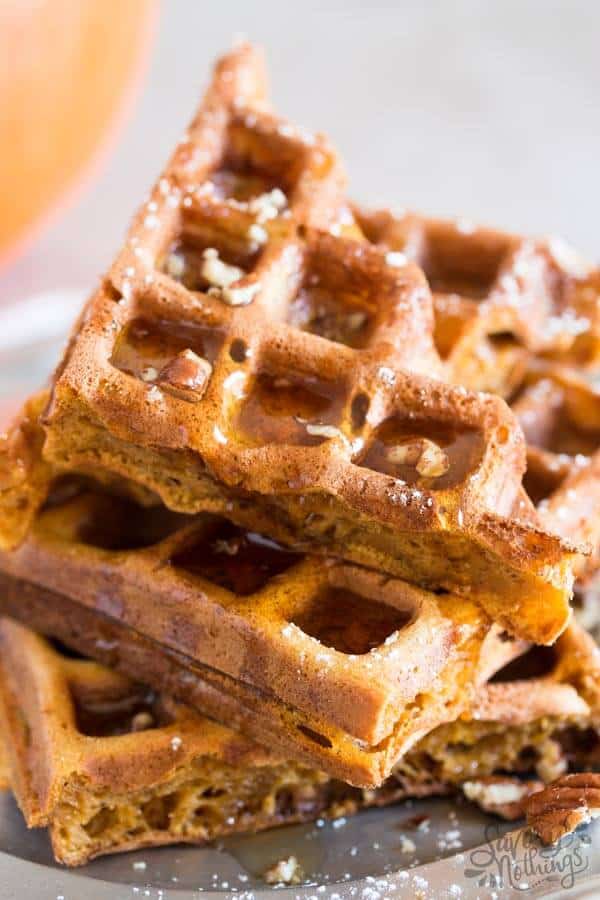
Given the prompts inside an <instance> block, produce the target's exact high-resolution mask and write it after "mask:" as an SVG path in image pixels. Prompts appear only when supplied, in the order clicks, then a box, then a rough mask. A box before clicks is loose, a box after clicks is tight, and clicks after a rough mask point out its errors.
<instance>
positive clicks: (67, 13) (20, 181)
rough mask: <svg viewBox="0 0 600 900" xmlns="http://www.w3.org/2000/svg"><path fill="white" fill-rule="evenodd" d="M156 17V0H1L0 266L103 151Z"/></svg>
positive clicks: (136, 75)
mask: <svg viewBox="0 0 600 900" xmlns="http://www.w3.org/2000/svg"><path fill="white" fill-rule="evenodd" d="M156 17H157V3H156V2H154V0H0V34H1V35H2V52H1V53H0V97H1V98H2V101H1V103H0V263H4V262H6V260H7V258H8V257H9V256H12V255H13V254H14V253H15V252H16V251H17V250H18V249H19V248H21V247H23V245H24V244H25V242H26V241H27V239H28V238H31V237H33V236H34V235H35V233H36V231H37V228H38V227H39V226H40V225H41V224H42V223H43V222H44V221H45V220H46V219H47V218H48V216H49V214H50V212H51V211H53V210H55V209H56V208H57V206H59V205H63V204H64V203H65V202H66V201H67V200H68V199H69V196H70V195H72V194H73V192H74V190H75V188H77V187H78V186H79V185H81V184H82V182H83V181H84V180H85V178H86V177H87V176H88V175H89V174H90V172H91V170H92V169H93V167H94V165H95V164H96V163H97V162H98V161H99V159H100V158H101V157H102V155H103V153H104V152H105V151H106V149H107V146H108V145H109V144H110V139H111V137H113V136H114V135H115V134H116V131H117V128H118V125H119V124H120V121H121V120H122V119H123V118H124V113H125V112H126V110H127V109H128V107H129V106H130V101H131V100H132V99H133V95H134V93H135V88H136V87H137V85H138V83H139V82H140V80H141V79H140V75H141V72H142V70H143V68H144V63H145V60H146V57H147V55H148V49H149V47H150V43H151V38H152V35H153V33H154V26H155V21H156Z"/></svg>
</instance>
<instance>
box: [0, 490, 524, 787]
mask: <svg viewBox="0 0 600 900" xmlns="http://www.w3.org/2000/svg"><path fill="white" fill-rule="evenodd" d="M182 519H184V520H185V519H186V517H182V516H181V515H178V514H176V513H172V512H170V511H168V510H166V509H164V507H157V508H150V509H143V508H141V507H137V506H135V504H133V503H132V502H131V501H125V500H119V499H118V498H116V497H111V496H110V495H108V494H99V493H96V494H91V493H84V494H79V495H76V496H75V497H71V498H68V499H66V500H63V501H62V502H58V499H57V500H56V501H55V504H54V505H50V506H49V507H48V508H47V509H46V510H45V511H43V512H42V513H41V514H40V516H39V517H38V520H37V522H36V525H35V529H34V531H33V533H32V534H31V536H30V537H29V538H28V539H27V540H26V541H25V542H24V543H23V544H22V545H21V547H20V548H19V549H18V550H16V551H13V552H11V553H3V554H2V555H1V558H0V568H2V569H3V570H4V572H5V573H9V574H11V575H12V576H14V577H16V578H18V579H21V580H26V581H29V582H32V583H33V585H34V586H33V591H34V593H35V585H38V586H39V587H42V588H46V589H48V591H50V592H52V594H51V595H50V594H49V595H48V598H47V600H46V601H45V602H46V603H47V604H48V606H52V608H53V609H54V610H55V611H56V614H57V615H58V612H57V611H58V609H59V606H60V603H61V596H62V597H63V598H70V599H71V601H75V603H76V604H81V605H83V606H84V607H86V608H88V609H90V610H95V611H97V612H99V613H102V614H104V615H106V616H109V617H111V618H112V619H114V620H116V621H117V622H119V623H122V624H123V625H124V626H127V627H129V628H133V629H135V630H136V632H137V633H138V634H140V635H143V636H144V637H146V638H148V639H150V640H151V641H155V642H157V644H159V645H162V646H164V647H165V648H166V649H168V650H170V651H173V652H174V653H175V654H181V655H182V658H185V664H186V665H188V666H191V667H195V668H196V669H197V670H198V672H200V674H201V677H202V679H203V680H204V681H206V682H207V683H209V684H211V685H212V686H213V687H214V688H216V689H217V690H218V691H219V693H222V692H226V693H229V694H231V696H232V697H233V698H240V699H242V700H243V702H245V703H251V704H252V708H253V715H252V717H253V718H256V719H260V718H261V717H263V716H269V717H270V718H271V719H273V720H274V721H276V722H277V729H278V732H279V737H278V740H279V745H280V746H281V748H282V751H283V752H285V753H290V754H293V755H295V756H296V757H298V758H306V759H308V760H310V761H312V762H315V763H317V764H318V765H319V766H320V767H321V768H323V769H324V770H326V771H328V772H330V773H331V774H333V775H336V776H337V777H341V778H343V779H344V780H345V781H349V782H352V783H355V784H359V785H366V786H372V785H376V784H380V783H381V782H382V781H383V779H384V778H385V777H386V776H387V775H388V774H389V772H390V770H391V768H392V766H393V765H394V763H395V762H396V760H397V759H398V758H399V756H401V755H402V754H403V753H405V752H406V750H407V749H408V748H409V747H410V746H412V745H413V744H414V743H415V741H416V740H418V739H419V737H420V736H421V735H423V734H425V733H427V732H428V731H430V730H431V729H432V728H434V727H435V726H436V725H438V724H440V723H441V722H444V721H448V720H450V719H452V718H454V717H456V715H458V714H459V713H460V712H461V710H463V709H464V708H465V706H466V705H467V704H468V703H469V701H470V698H471V696H472V693H473V690H474V686H475V683H476V680H477V673H478V669H479V665H480V655H481V653H482V647H483V648H484V650H485V657H484V659H485V665H486V667H489V666H490V665H491V666H493V667H495V668H498V667H499V666H500V665H502V663H503V661H504V660H505V659H506V654H507V653H509V652H510V649H511V647H512V642H504V643H502V642H499V641H497V639H494V635H493V634H492V633H490V626H489V623H488V622H487V620H486V619H485V617H484V616H483V615H482V614H481V612H480V611H479V609H478V607H477V605H476V604H474V603H473V602H472V601H469V600H468V599H466V598H463V597H457V596H456V595H453V594H441V595H436V594H433V593H430V592H427V591H424V590H421V589H418V588H416V587H414V586H412V585H410V584H408V583H406V582H402V581H399V580H398V579H391V578H388V577H384V576H381V575H379V574H377V573H374V572H371V571H368V570H365V569H361V568H359V567H356V566H350V565H347V564H344V563H340V562H335V561H333V560H329V561H326V562H323V561H322V560H319V559H317V558H315V557H306V556H302V555H301V554H298V553H295V552H292V551H289V550H287V549H286V548H284V547H282V546H280V545H277V544H276V543H275V542H273V541H271V540H269V539H266V538H264V537H262V536H261V535H260V534H257V533H255V532H248V531H245V530H243V529H240V528H238V527H237V526H235V525H233V524H232V523H231V522H230V521H229V520H227V519H225V518H223V517H218V516H212V515H199V516H197V517H192V518H191V520H190V521H184V522H182ZM2 583H3V584H4V585H5V591H4V594H5V595H4V597H3V598H2V599H1V600H0V607H1V608H2V609H4V610H5V611H9V612H10V611H11V610H10V609H9V604H12V603H13V602H14V604H15V605H16V606H18V605H19V604H20V603H23V602H24V601H23V599H22V597H21V590H17V591H16V593H15V591H14V588H13V589H12V595H13V601H11V596H10V595H11V585H10V579H8V580H7V579H6V576H4V577H3V578H2ZM27 592H28V589H27V588H26V587H23V588H22V593H23V595H25V594H27ZM64 618H65V620H66V621H69V620H70V618H71V616H70V614H69V613H68V612H65V613H64ZM486 636H487V637H486ZM86 649H87V648H86ZM87 652H88V653H90V654H91V655H93V651H92V650H91V649H88V650H87ZM173 693H176V692H175V691H173ZM213 714H215V715H217V717H219V718H222V716H219V709H218V706H217V708H216V709H215V711H214V712H213ZM246 724H248V723H246ZM250 726H251V727H259V724H258V723H257V724H256V725H252V723H250ZM251 733H253V732H251Z"/></svg>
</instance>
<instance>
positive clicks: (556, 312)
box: [354, 208, 600, 396]
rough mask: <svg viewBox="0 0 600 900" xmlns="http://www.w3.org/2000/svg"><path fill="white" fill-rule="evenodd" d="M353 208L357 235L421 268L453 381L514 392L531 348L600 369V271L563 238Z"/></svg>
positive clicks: (591, 369) (554, 358) (592, 369)
mask: <svg viewBox="0 0 600 900" xmlns="http://www.w3.org/2000/svg"><path fill="white" fill-rule="evenodd" d="M354 212H355V216H356V223H357V225H358V229H359V230H358V231H356V230H355V234H356V236H357V237H359V238H364V237H366V238H367V239H368V240H369V241H370V242H372V243H373V244H375V245H376V246H379V247H382V248H383V249H385V250H388V251H394V252H398V253H401V254H403V256H404V258H406V260H409V261H412V262H415V263H417V264H418V265H420V266H421V267H422V268H423V270H424V272H425V274H426V276H427V279H428V283H429V285H430V287H431V290H432V293H433V298H434V308H435V332H434V335H435V344H436V348H437V350H438V352H439V354H440V357H441V358H442V360H443V361H444V365H445V369H446V377H447V378H448V380H449V381H453V382H455V383H457V384H462V385H465V386H467V387H471V388H473V389H474V390H489V391H492V392H494V393H498V394H501V395H502V396H510V395H511V393H512V391H513V389H514V388H515V386H518V385H519V383H520V382H521V379H522V376H523V372H524V370H525V369H526V368H527V364H528V360H529V359H530V357H531V355H532V354H535V355H536V356H539V357H541V358H545V359H549V360H551V361H553V362H558V363H561V364H563V365H571V366H575V367H577V368H580V369H583V370H586V371H588V372H590V373H594V372H597V371H598V367H599V365H600V305H599V302H598V301H599V298H600V270H599V269H597V268H595V267H593V266H591V265H590V264H588V263H587V262H586V261H585V260H584V259H582V258H581V257H579V256H578V255H577V254H576V253H575V252H574V251H573V250H572V249H571V248H570V247H568V246H567V245H565V244H564V243H563V242H562V241H560V240H558V239H556V238H543V239H532V238H527V237H521V236H519V235H513V234H508V233H506V232H501V231H498V230H494V229H491V228H483V227H480V226H477V225H475V224H474V223H472V222H468V221H466V220H464V219H457V220H454V221H451V220H442V219H435V218H430V217H427V216H423V215H420V214H418V213H413V212H410V213H405V214H402V215H397V216H395V215H393V214H392V213H390V212H388V211H387V210H379V211H367V210H363V209H360V208H355V210H354ZM354 228H355V229H356V225H355V226H354Z"/></svg>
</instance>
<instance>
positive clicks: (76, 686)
mask: <svg viewBox="0 0 600 900" xmlns="http://www.w3.org/2000/svg"><path fill="white" fill-rule="evenodd" d="M0 646H1V648H2V653H1V655H0V659H1V663H0V670H1V672H2V682H1V691H0V693H1V699H2V702H1V703H0V710H1V712H2V718H3V725H4V728H5V733H6V735H7V746H8V751H9V756H10V774H11V784H12V788H13V790H14V792H15V795H16V798H17V800H18V803H19V805H20V807H21V809H22V811H23V814H24V816H25V819H26V821H27V824H28V825H29V826H30V827H37V826H45V825H48V826H49V828H50V837H51V841H52V846H53V850H54V854H55V856H56V858H57V860H58V861H59V862H62V863H66V864H67V865H71V866H74V865H81V864H83V863H85V862H87V861H88V860H90V859H92V858H94V857H96V856H100V855H102V854H105V853H112V852H120V851H126V850H133V849H136V848H140V847H148V846H159V845H163V844H169V843H171V844H172V843H183V842H185V843H194V844H202V843H205V842H207V841H210V840H212V839H214V838H216V837H220V836H224V835H227V834H234V833H238V832H256V831H260V830H262V829H265V828H270V827H273V826H275V825H284V824H290V823H293V822H302V821H307V820H312V819H315V818H317V817H319V816H336V815H341V814H342V812H343V813H344V814H348V813H351V812H354V811H356V810H357V809H358V808H361V807H366V806H376V805H383V804H386V803H390V802H392V801H393V800H396V799H399V798H401V797H402V796H406V794H407V789H406V788H405V787H402V786H401V785H400V783H399V782H398V783H394V784H390V785H387V786H386V787H385V788H382V789H381V790H380V791H370V792H364V791H360V790H357V789H355V788H352V787H350V786H349V785H345V784H343V783H342V782H338V781H333V780H332V779H329V778H327V776H325V775H324V774H323V773H322V772H319V771H318V770H316V769H311V768H309V767H308V766H304V765H302V764H301V763H296V762H288V761H286V760H284V759H282V758H280V757H278V756H277V755H276V754H274V753H272V752H268V751H266V750H263V749H262V748H260V747H259V746H258V745H256V744H254V743H252V742H251V741H250V740H248V739H247V738H244V737H242V736H241V735H239V734H236V733H235V732H233V731H231V730H230V729H228V728H225V727H224V726H221V725H218V724H216V723H215V722H213V721H210V720H209V719H206V718H204V717H202V716H200V715H199V714H197V713H194V712H193V711H192V710H189V709H186V708H185V707H184V706H181V705H180V704H176V703H174V702H173V701H172V700H170V699H169V698H167V697H165V696H164V695H159V694H155V693H153V692H152V691H150V690H148V689H147V688H145V687H143V686H141V685H140V684H139V683H135V682H132V681H130V680H129V679H127V678H125V677H123V676H122V675H119V674H117V673H116V672H112V671H110V670H109V669H105V668H103V667H102V666H100V665H98V664H97V663H94V662H91V661H88V660H83V659H81V658H79V659H73V658H71V657H70V656H65V655H64V654H63V653H62V652H60V651H58V650H57V649H55V648H53V647H52V646H51V645H50V644H48V643H47V642H46V641H44V640H43V639H41V638H40V637H38V636H37V635H35V634H34V633H33V632H31V631H29V630H27V629H25V628H23V627H21V626H19V625H17V624H16V623H10V622H9V621H8V620H4V621H3V622H2V623H1V624H0ZM440 789H441V790H443V788H440ZM416 791H417V793H418V791H419V788H418V787H417V788H416ZM421 792H422V793H427V791H426V790H425V788H424V787H423V788H421ZM429 792H431V790H430V791H429Z"/></svg>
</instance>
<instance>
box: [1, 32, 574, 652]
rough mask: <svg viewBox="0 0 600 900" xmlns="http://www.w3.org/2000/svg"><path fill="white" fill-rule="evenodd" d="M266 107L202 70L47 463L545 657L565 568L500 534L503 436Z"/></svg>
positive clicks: (558, 620) (511, 428)
mask: <svg viewBox="0 0 600 900" xmlns="http://www.w3.org/2000/svg"><path fill="white" fill-rule="evenodd" d="M262 85H263V74H262V67H261V65H260V62H259V60H258V58H257V56H256V53H255V52H254V51H253V50H252V49H251V48H249V47H244V48H242V49H239V50H237V51H235V52H233V53H232V54H230V55H229V56H228V57H226V58H225V59H224V60H223V61H222V62H221V63H220V64H219V65H218V66H217V69H216V73H215V77H214V79H213V83H212V85H211V87H210V89H209V91H208V93H207V95H206V97H205V100H204V102H203V104H202V106H201V108H200V111H199V113H198V114H197V116H196V118H195V120H194V122H193V123H192V126H191V128H190V131H189V133H188V136H187V138H186V140H185V141H184V143H183V144H182V145H180V146H179V148H178V149H177V151H176V152H175V154H174V156H173V158H172V159H171V161H170V162H169V164H168V166H167V167H166V169H165V171H164V173H163V175H162V177H161V178H160V179H159V182H158V184H157V185H156V187H155V189H154V190H153V192H152V194H151V197H150V199H149V201H148V203H147V204H146V205H145V206H144V208H143V209H142V211H141V212H140V214H139V215H138V217H137V218H136V220H135V221H134V224H133V226H132V229H131V231H130V233H129V235H128V237H127V240H126V243H125V246H124V249H123V251H122V253H121V254H120V255H119V257H118V259H117V261H116V263H115V264H114V266H113V267H112V269H111V271H110V273H109V275H108V277H107V279H106V280H105V282H104V283H103V285H102V287H101V288H100V290H99V291H98V292H97V294H96V295H95V296H94V297H93V298H92V300H91V301H90V303H89V304H88V306H87V307H86V310H85V312H84V314H83V316H82V318H81V320H80V322H79V323H78V325H77V327H76V329H75V332H74V335H73V338H72V341H71V343H70V346H69V349H68V351H67V354H66V356H65V359H64V361H63V363H62V364H61V366H60V368H59V370H58V373H57V376H56V380H55V383H54V387H53V393H52V400H51V403H50V406H49V409H48V411H47V414H46V418H45V428H46V441H45V445H44V460H45V462H49V463H51V464H52V466H53V467H54V471H55V473H60V472H64V471H67V472H73V471H79V472H83V473H87V474H90V473H92V474H95V475H98V473H100V472H102V471H104V472H107V473H112V475H113V476H118V477H119V478H124V479H126V480H127V481H128V482H129V483H135V484H137V485H141V486H143V487H144V488H146V489H148V491H150V492H153V493H155V494H158V495H159V496H160V497H161V498H162V500H163V501H164V502H165V504H166V505H167V506H168V507H170V508H172V509H174V510H178V511H181V512H187V513H192V512H197V511H212V512H218V513H224V512H226V513H227V515H228V516H229V517H230V518H232V519H234V520H235V521H236V522H237V523H238V524H239V525H241V526H243V527H252V528H260V529H261V530H265V531H266V533H268V534H270V535H271V536H272V537H274V538H275V539H276V540H280V541H282V542H284V543H287V544H290V545H294V546H297V545H302V546H305V547H310V548H311V549H312V550H313V551H316V552H326V553H329V554H333V555H338V556H342V557H344V558H346V559H348V560H349V561H352V562H357V563H359V564H364V565H366V566H368V567H370V568H374V569H377V570H381V571H386V572H388V573H390V574H393V575H395V576H397V577H401V578H405V579H407V580H410V581H413V582H416V583H418V584H420V585H421V586H425V587H428V588H433V589H439V588H442V589H447V590H453V591H454V590H459V591H461V592H466V593H471V594H472V595H473V596H477V599H478V602H480V603H481V604H482V606H483V607H484V609H485V610H486V611H487V613H488V614H489V615H490V616H491V617H492V618H494V619H495V620H496V621H498V622H499V623H500V624H501V625H502V626H503V627H505V628H507V629H509V630H513V631H516V632H518V633H519V634H520V635H522V636H523V637H526V638H529V639H533V640H536V641H540V642H550V641H552V640H553V639H554V638H556V636H557V635H558V634H559V633H560V631H561V630H562V628H563V627H564V626H565V624H566V621H567V615H568V610H567V600H568V597H569V594H570V589H571V572H570V559H571V550H572V548H570V547H569V546H567V545H565V544H564V543H561V542H560V540H558V539H557V538H556V537H555V536H552V535H549V534H546V533H544V532H542V531H541V530H539V529H538V528H536V526H535V525H534V524H531V523H524V522H522V521H520V520H519V519H516V518H514V517H512V516H511V515H510V512H511V510H512V507H513V504H514V502H515V500H516V499H517V497H518V496H519V491H520V485H521V478H522V474H523V470H524V467H525V451H524V446H523V442H522V436H521V432H520V430H519V429H518V427H517V425H516V422H515V420H514V418H513V417H512V415H511V413H510V411H509V410H508V409H507V407H506V406H505V405H504V404H503V403H502V401H500V400H499V399H498V398H494V397H488V396H484V395H481V394H473V393H469V392H467V391H465V389H464V388H463V387H451V386H449V385H447V384H445V383H443V382H441V381H438V380H435V381H434V380H432V379H431V377H429V376H431V375H434V376H435V375H439V374H440V373H441V371H442V369H441V364H440V361H439V357H438V355H437V353H436V350H435V347H434V343H433V337H432V328H433V311H432V304H431V297H430V294H429V290H428V288H427V285H426V282H425V279H424V276H423V274H422V272H421V271H420V269H418V268H417V267H416V266H414V265H410V264H409V265H405V264H404V263H402V261H400V262H401V264H400V265H398V262H399V259H398V255H397V254H393V253H392V254H389V253H387V252H385V251H383V250H381V249H379V248H376V247H370V246H368V245H367V244H362V245H358V244H357V242H356V241H355V240H352V239H351V238H344V237H342V236H339V235H338V232H339V231H340V230H341V225H340V220H341V219H342V218H343V179H342V178H341V176H340V168H339V164H338V162H337V159H336V157H335V154H334V153H333V151H332V150H331V148H329V146H328V145H327V144H326V143H325V142H324V141H323V140H322V139H320V138H312V137H307V136H305V135H302V134H301V133H300V132H299V131H298V130H297V129H295V128H293V127H292V126H291V125H289V123H286V122H284V121H282V120H279V119H276V118H274V117H273V116H272V115H271V113H270V112H266V111H265V102H264V95H263V91H262ZM265 192H266V193H265ZM327 227H329V233H326V232H325V231H324V229H326V228H327ZM331 232H333V233H331ZM234 278H235V280H232V279H234ZM423 372H427V373H428V374H427V376H425V375H424V374H420V373H423ZM40 499H41V497H40ZM259 521H260V523H266V527H264V526H263V524H260V525H259V524H257V522H259ZM8 524H9V525H11V523H8ZM22 530H23V526H22V527H21V528H20V529H19V528H17V529H15V528H14V526H12V527H11V528H8V529H7V530H6V531H5V532H4V533H3V542H4V545H5V546H8V545H12V544H14V543H15V542H17V541H18V539H19V538H20V537H21V536H22Z"/></svg>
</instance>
